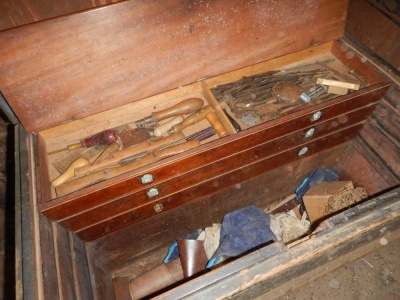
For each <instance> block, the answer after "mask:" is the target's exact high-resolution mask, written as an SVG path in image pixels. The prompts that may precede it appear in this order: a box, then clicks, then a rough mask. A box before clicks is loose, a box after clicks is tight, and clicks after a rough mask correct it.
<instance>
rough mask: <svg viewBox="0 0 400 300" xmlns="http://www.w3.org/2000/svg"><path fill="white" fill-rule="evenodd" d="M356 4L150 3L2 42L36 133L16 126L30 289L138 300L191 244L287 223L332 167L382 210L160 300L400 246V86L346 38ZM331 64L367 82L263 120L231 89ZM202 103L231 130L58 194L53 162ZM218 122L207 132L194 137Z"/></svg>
mask: <svg viewBox="0 0 400 300" xmlns="http://www.w3.org/2000/svg"><path fill="white" fill-rule="evenodd" d="M347 7H348V3H347V1H322V0H313V1H307V2H305V3H303V5H302V6H301V7H299V5H298V1H222V0H215V1H210V2H205V1H196V2H194V1H172V0H171V1H138V0H135V1H125V2H121V3H118V4H115V5H110V6H105V7H103V8H101V9H94V10H90V11H86V12H82V13H78V14H74V15H68V16H64V17H60V18H57V19H53V20H47V21H43V22H39V23H36V24H32V25H28V26H24V27H19V28H15V29H12V30H7V31H3V32H0V46H1V47H0V70H1V74H2V76H1V77H0V88H1V92H2V94H3V95H4V98H5V99H6V100H7V102H8V103H9V104H10V106H11V107H12V110H13V111H14V112H15V113H16V114H17V116H18V118H19V120H20V121H21V124H22V126H23V127H24V128H25V129H26V132H25V131H24V130H22V129H21V127H19V129H18V130H16V132H17V138H16V141H17V142H16V143H17V147H19V148H17V150H19V151H18V157H17V160H16V161H17V162H18V163H19V164H18V166H17V167H16V170H17V171H19V172H20V173H18V174H17V176H16V178H17V179H18V178H21V182H20V186H18V191H20V193H19V194H18V193H17V196H20V198H21V199H19V201H17V202H16V203H17V204H16V211H17V212H16V218H17V220H16V223H17V224H19V223H20V224H21V228H20V229H21V230H20V232H19V234H20V236H21V242H20V244H17V246H18V247H20V248H18V249H17V250H20V251H19V252H18V251H17V252H16V253H22V254H21V256H23V272H22V270H20V273H18V274H19V275H20V277H17V278H18V280H20V279H19V278H24V280H23V281H24V282H23V293H24V294H25V295H29V296H32V295H33V296H32V297H35V298H39V299H41V298H44V299H130V296H129V288H128V285H129V281H130V280H134V279H135V278H137V277H139V276H140V275H142V274H144V273H145V272H146V271H148V270H150V269H152V268H154V267H156V266H157V265H160V264H161V262H162V259H163V258H164V256H165V254H166V252H167V249H168V246H169V245H171V244H172V243H173V242H174V241H176V240H177V239H179V238H181V237H184V236H186V235H187V234H189V233H192V232H194V231H195V230H198V229H203V228H205V227H207V226H211V225H212V224H213V223H219V222H221V220H222V218H223V216H224V215H225V214H227V213H229V212H232V211H234V210H236V209H239V208H242V207H245V206H249V205H255V206H257V207H259V208H261V209H265V210H267V211H270V210H271V208H272V207H275V206H276V205H278V204H281V202H282V199H285V198H287V197H288V196H290V195H292V194H293V193H294V191H295V190H296V187H298V186H299V185H300V184H301V183H302V181H303V179H304V178H306V177H307V176H308V175H309V174H310V173H311V172H313V171H314V170H315V169H317V168H323V167H325V168H331V169H334V170H335V171H336V172H337V173H338V175H339V178H340V180H341V181H352V182H353V184H354V186H357V187H358V186H361V187H363V188H365V190H366V191H367V193H368V194H369V199H368V200H367V201H366V202H364V203H361V204H360V205H358V206H356V207H353V208H351V209H349V210H346V211H343V212H341V213H340V214H338V215H337V216H335V217H333V218H330V219H328V220H325V221H324V222H323V223H322V224H319V225H320V227H319V230H320V231H317V232H314V233H313V234H312V235H311V236H306V237H305V238H304V239H303V240H301V241H299V242H295V243H294V244H290V245H284V244H282V243H273V244H272V245H269V246H266V247H261V248H259V249H256V250H255V251H253V252H251V253H248V254H247V255H244V256H242V257H240V258H237V259H236V260H233V261H231V262H227V264H225V265H223V266H221V267H219V268H216V269H215V270H211V271H209V272H206V273H205V274H201V276H198V277H197V278H195V279H193V280H192V281H188V282H181V283H182V285H179V286H175V287H174V288H172V289H170V290H163V291H158V292H157V295H158V297H159V298H163V299H178V298H187V299H225V298H240V299H249V298H254V297H256V296H258V295H260V294H263V293H266V292H267V293H270V295H272V294H273V292H274V290H275V293H282V291H286V292H287V291H288V290H289V287H292V286H296V285H297V284H301V283H303V282H304V276H305V275H307V272H309V271H310V270H313V271H314V270H315V272H317V271H318V272H326V270H327V269H329V268H332V263H335V261H340V262H341V263H343V262H344V261H345V259H349V258H348V257H349V256H348V254H351V253H352V252H353V251H354V249H357V250H359V249H362V251H361V250H360V251H361V252H360V251H359V252H357V255H358V256H360V255H361V254H362V253H365V251H368V249H372V248H376V247H378V245H379V243H378V240H380V239H381V238H384V239H386V241H389V242H390V241H391V240H393V239H395V238H398V237H399V230H398V228H399V222H400V221H399V220H400V217H399V211H400V206H399V194H400V192H399V190H398V188H397V189H396V187H398V186H399V184H400V175H399V174H400V169H399V164H398V161H399V160H400V150H399V144H398V140H399V138H400V137H399V132H400V122H399V112H398V107H400V104H399V101H400V100H399V99H400V92H399V88H398V82H396V81H395V82H394V83H392V80H393V79H391V80H389V79H388V78H387V77H386V76H384V75H383V74H384V72H383V68H382V66H381V65H380V64H377V63H376V61H375V60H374V59H373V58H371V57H370V56H367V55H366V54H365V53H364V52H363V51H362V50H360V49H359V48H356V47H354V45H353V44H352V43H350V41H349V40H348V39H342V38H343V32H344V25H345V22H346V15H347ZM327 62H329V63H327ZM316 63H317V64H316ZM318 63H323V64H326V65H327V66H329V67H330V68H332V69H334V70H335V72H339V73H340V74H344V75H345V77H346V78H347V79H345V78H342V81H352V82H355V83H358V84H360V87H361V88H360V89H359V90H355V91H353V90H349V92H348V94H346V95H341V96H332V95H330V96H329V97H324V98H317V99H315V101H314V100H312V101H310V102H309V103H297V104H296V105H295V106H293V107H290V108H289V109H285V110H277V111H276V112H275V113H273V114H269V115H267V116H263V118H260V120H258V121H257V122H256V123H255V124H254V125H248V124H247V123H245V122H243V120H242V116H240V114H238V113H234V112H233V111H231V107H229V105H227V103H226V101H225V100H224V99H220V98H219V97H217V95H215V91H216V89H217V88H218V87H221V86H224V85H225V84H230V83H233V82H236V81H238V80H242V78H244V77H245V78H249V77H252V76H253V75H257V74H262V73H266V72H270V71H274V72H275V71H280V72H284V73H285V74H287V73H288V72H289V71H290V70H293V68H298V67H303V66H305V65H310V64H314V66H315V64H316V65H317V66H319V65H318ZM295 70H296V69H295ZM335 72H333V73H331V75H332V76H337V74H335ZM391 84H392V87H391V88H390V89H389V87H390V85H391ZM388 89H389V90H388ZM385 94H386V95H385ZM189 98H200V99H202V100H203V101H204V105H209V106H210V107H212V109H213V111H214V113H215V115H216V116H217V120H218V121H219V123H220V124H222V128H223V131H225V132H226V133H227V134H226V135H221V136H219V135H215V136H213V137H212V138H209V139H206V140H204V141H202V142H201V145H199V146H197V147H195V148H193V149H189V150H187V151H184V152H182V153H179V154H176V155H173V156H170V157H167V158H164V159H162V160H160V161H158V162H154V163H151V164H149V165H144V166H141V167H139V168H135V169H132V170H130V171H128V172H125V173H123V174H121V175H118V176H116V177H112V178H109V179H108V180H104V181H101V182H97V183H94V184H92V185H90V186H87V187H84V188H82V189H79V190H76V191H73V192H71V193H66V194H65V195H62V196H61V195H57V193H56V191H55V190H54V189H53V188H52V187H51V186H50V182H51V181H52V180H53V179H54V178H55V177H57V176H58V175H59V171H58V170H57V168H56V167H55V165H54V164H55V162H56V161H57V162H58V161H59V160H60V159H61V158H62V157H63V156H64V155H66V153H65V152H59V153H56V154H49V152H52V151H55V150H59V149H63V148H65V147H66V146H67V145H69V144H73V143H76V142H77V141H79V140H81V139H83V138H86V137H88V136H91V135H93V134H96V133H98V132H101V131H103V130H106V129H111V128H118V127H120V126H126V125H129V126H131V127H134V126H135V124H136V123H135V122H136V121H137V120H139V119H142V118H145V117H147V116H148V115H149V114H151V113H153V112H157V111H160V110H163V109H166V108H169V107H172V106H173V105H174V104H177V103H179V102H181V101H183V100H185V99H189ZM264 108H265V107H264ZM223 109H225V110H226V112H227V113H228V114H229V115H230V116H231V117H233V118H234V119H235V120H236V122H238V123H239V125H240V126H241V129H242V130H241V131H240V132H236V130H235V128H234V127H233V125H232V124H231V122H230V120H229V119H228V118H227V116H226V114H225V112H224V111H223ZM208 126H210V123H209V122H208V121H207V120H202V121H201V122H199V123H196V124H195V125H193V126H190V127H188V128H187V129H185V130H184V134H185V136H189V135H190V134H192V133H194V132H197V131H198V130H201V129H203V128H206V127H208ZM58 168H59V167H58ZM145 175H147V176H145ZM17 182H18V183H19V181H18V180H17ZM385 192H387V193H385ZM294 201H295V200H294ZM18 205H19V206H18ZM17 227H18V226H17ZM16 235H17V234H16ZM363 251H364V252H363ZM360 253H361V254H360ZM18 274H17V276H18ZM303 275H304V276H303ZM286 284H287V285H286ZM278 290H279V291H278ZM153 296H156V294H154V295H153ZM266 297H268V295H267V296H266Z"/></svg>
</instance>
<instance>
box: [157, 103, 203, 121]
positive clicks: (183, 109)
mask: <svg viewBox="0 0 400 300" xmlns="http://www.w3.org/2000/svg"><path fill="white" fill-rule="evenodd" d="M203 104H204V101H203V100H202V99H200V98H190V99H186V100H183V101H181V102H179V103H178V104H176V105H174V106H171V107H169V108H167V109H164V110H160V111H158V112H154V113H152V114H151V115H152V116H153V118H154V119H155V120H156V121H157V122H159V121H161V120H165V119H168V118H171V117H175V116H178V115H186V114H190V113H192V112H195V111H196V110H198V109H200V108H201V107H202V106H203Z"/></svg>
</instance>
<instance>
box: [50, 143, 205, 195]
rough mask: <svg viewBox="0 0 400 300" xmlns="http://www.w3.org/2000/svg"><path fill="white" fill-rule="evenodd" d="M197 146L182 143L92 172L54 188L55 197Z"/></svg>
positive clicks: (195, 144)
mask: <svg viewBox="0 0 400 300" xmlns="http://www.w3.org/2000/svg"><path fill="white" fill-rule="evenodd" d="M198 146H200V141H198V140H192V141H189V142H184V143H181V144H178V145H175V146H172V147H169V148H166V149H163V150H159V151H155V152H152V153H150V154H148V155H146V156H144V157H142V158H141V159H139V160H137V161H134V162H132V163H128V164H126V165H122V166H117V167H112V168H107V169H104V170H100V171H97V172H94V173H92V174H90V175H87V176H84V177H80V178H77V179H75V180H71V181H68V182H66V183H64V184H62V185H60V186H58V187H56V193H57V196H58V197H60V196H64V195H66V194H69V193H72V192H75V191H78V190H80V189H82V188H85V187H88V186H90V185H93V184H95V183H99V182H101V181H104V180H108V179H110V178H113V177H116V176H118V175H121V174H124V173H127V172H129V171H132V170H135V169H138V168H140V167H143V166H145V165H148V164H151V163H154V162H156V161H159V160H160V159H163V158H166V157H169V156H172V155H175V154H178V153H182V152H184V151H187V150H189V149H192V148H195V147H198Z"/></svg>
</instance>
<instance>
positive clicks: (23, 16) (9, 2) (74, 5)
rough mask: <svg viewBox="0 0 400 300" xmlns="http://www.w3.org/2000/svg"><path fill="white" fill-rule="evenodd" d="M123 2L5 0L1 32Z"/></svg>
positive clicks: (0, 22)
mask: <svg viewBox="0 0 400 300" xmlns="http://www.w3.org/2000/svg"><path fill="white" fill-rule="evenodd" d="M118 1H121V0H94V1H93V0H69V1H62V0H52V1H51V2H49V1H46V0H41V1H35V0H3V1H0V11H1V12H2V18H0V31H1V30H6V29H10V28H13V27H18V26H22V25H26V24H30V23H34V22H38V21H42V20H46V19H50V18H54V17H58V16H62V15H67V14H71V13H74V12H78V11H82V10H86V9H90V8H94V7H98V6H102V5H106V4H110V3H115V2H118Z"/></svg>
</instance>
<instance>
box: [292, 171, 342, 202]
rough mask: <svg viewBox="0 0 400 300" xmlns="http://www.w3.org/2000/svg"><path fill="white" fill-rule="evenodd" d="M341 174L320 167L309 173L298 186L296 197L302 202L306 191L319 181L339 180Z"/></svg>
mask: <svg viewBox="0 0 400 300" xmlns="http://www.w3.org/2000/svg"><path fill="white" fill-rule="evenodd" d="M338 179H339V176H338V175H337V174H336V173H335V172H334V171H333V170H331V169H325V168H318V169H316V170H314V171H313V172H312V173H310V175H308V176H307V177H306V178H305V179H304V180H303V182H302V183H301V184H300V185H299V186H298V187H297V188H296V199H297V201H299V202H301V201H302V198H303V196H304V194H305V193H307V191H308V190H309V189H310V188H311V187H312V186H314V185H316V184H317V183H320V182H323V181H337V180H338Z"/></svg>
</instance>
